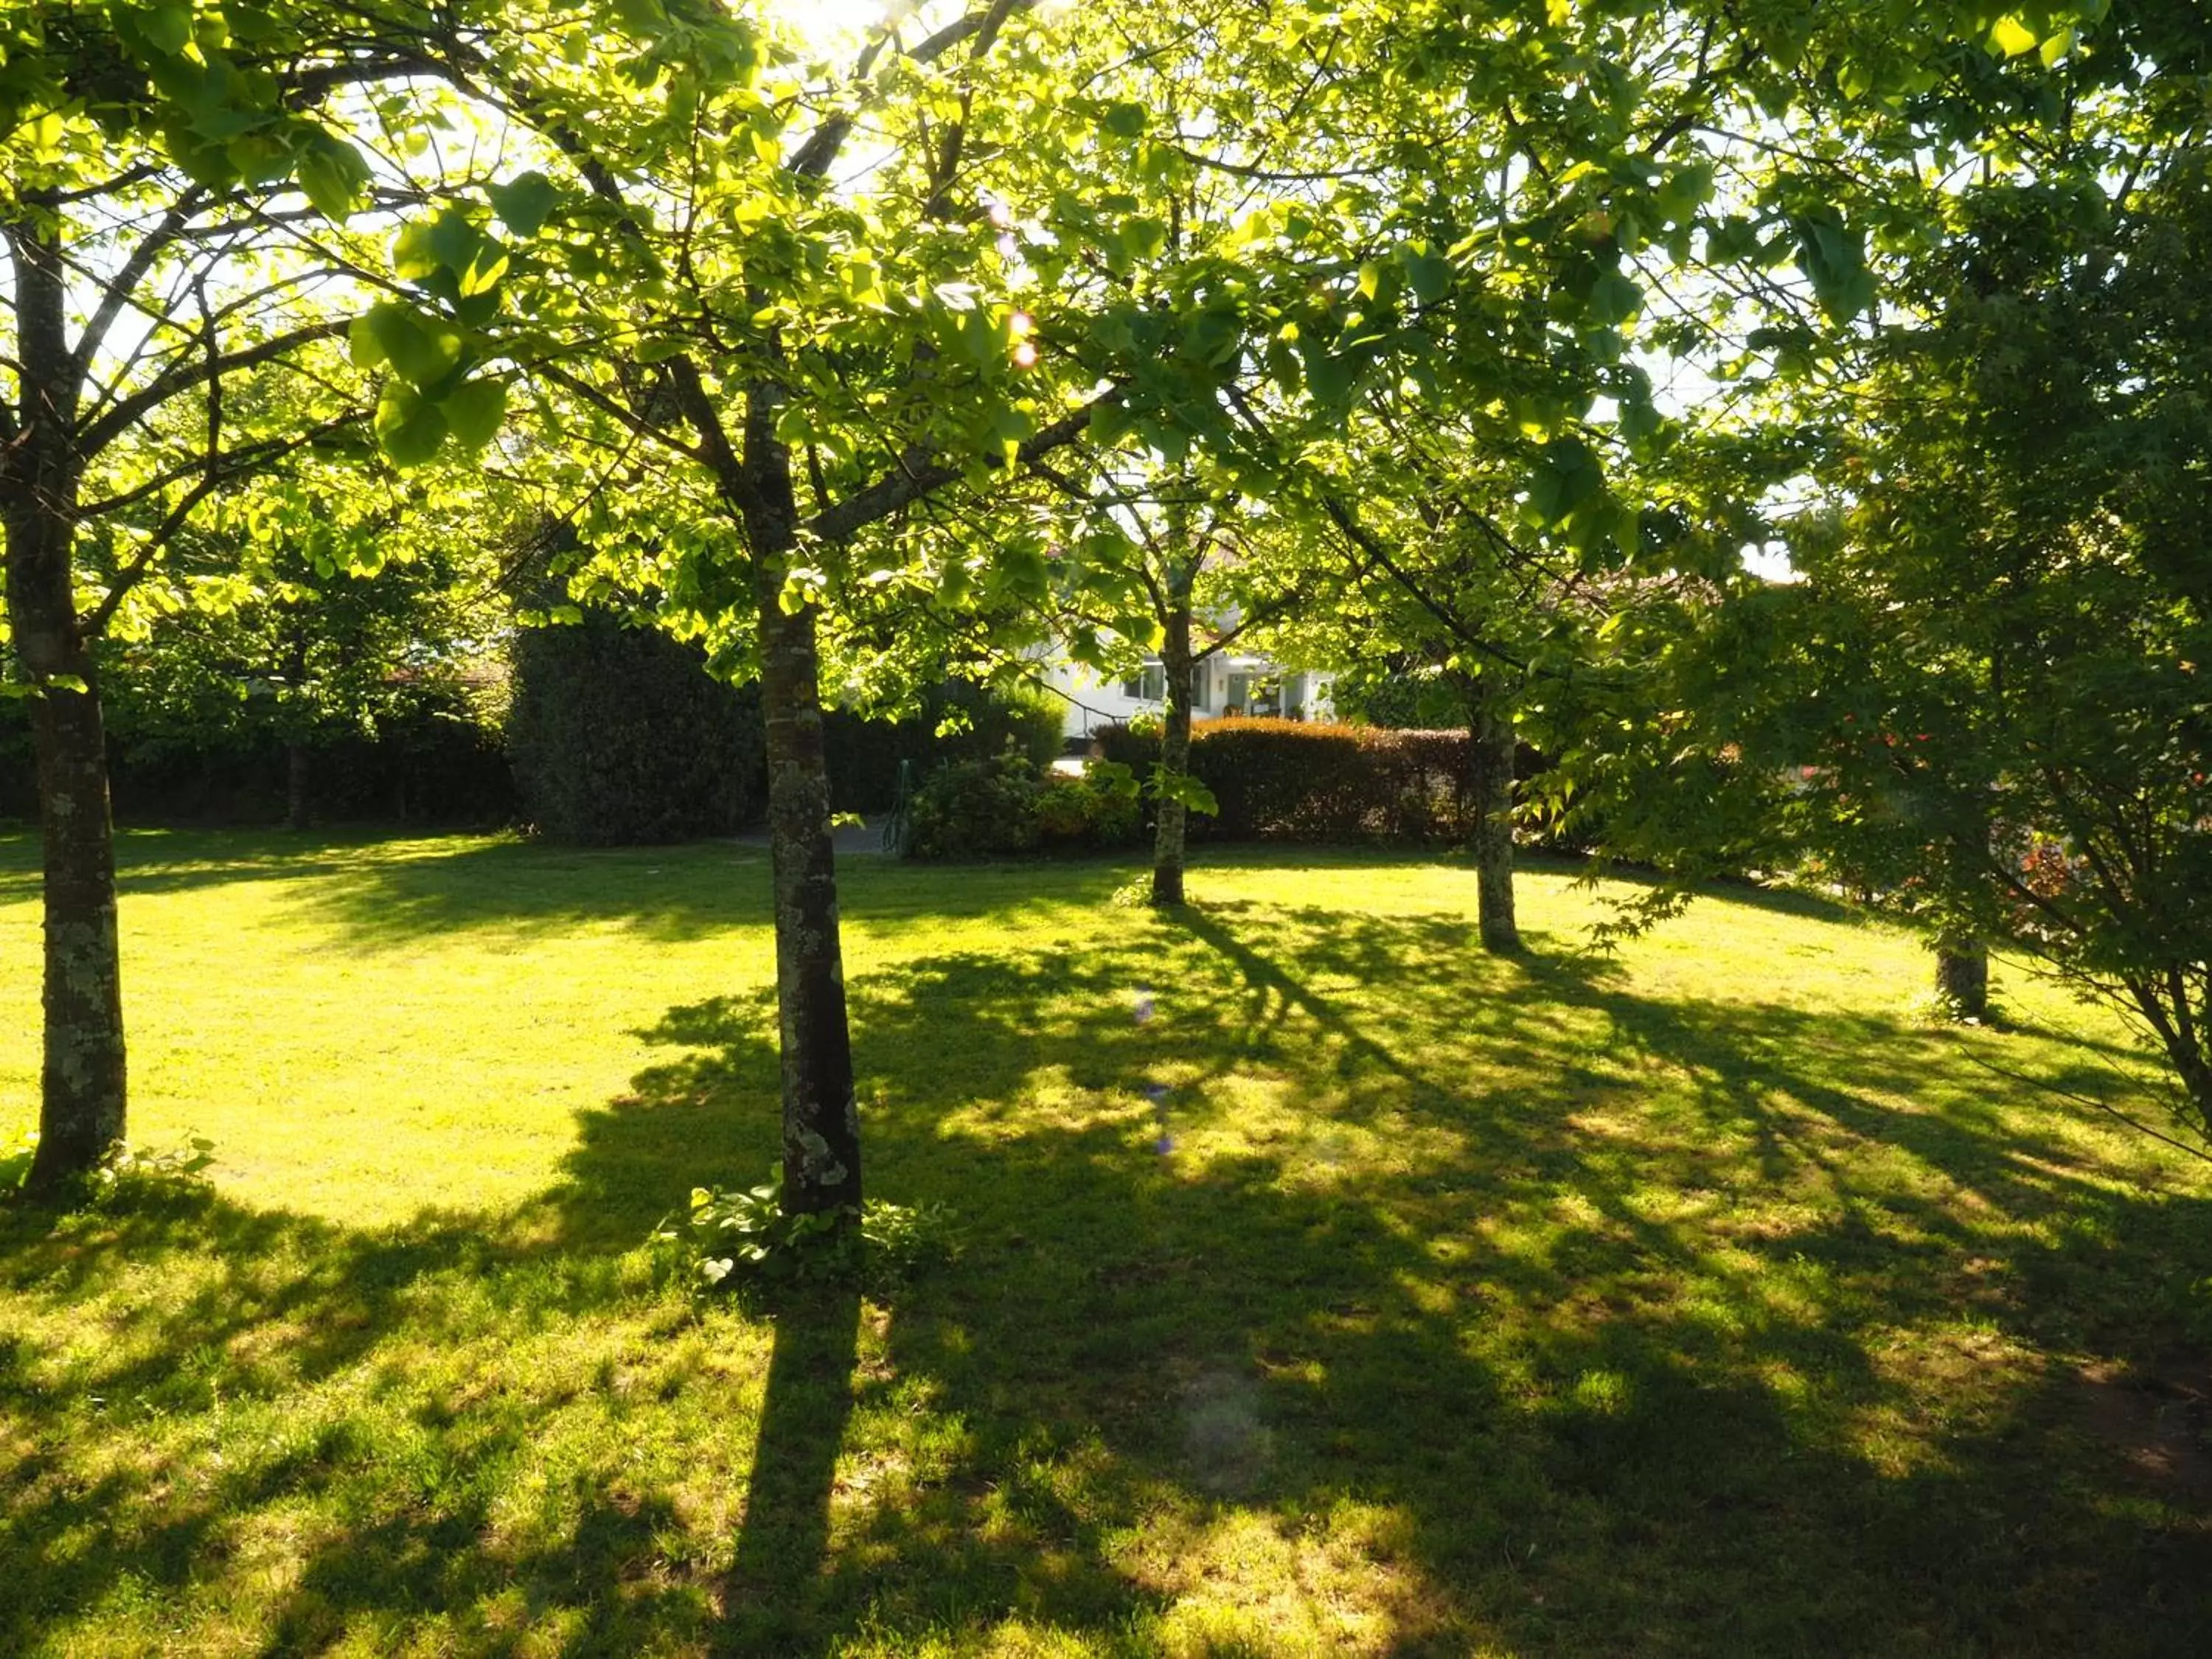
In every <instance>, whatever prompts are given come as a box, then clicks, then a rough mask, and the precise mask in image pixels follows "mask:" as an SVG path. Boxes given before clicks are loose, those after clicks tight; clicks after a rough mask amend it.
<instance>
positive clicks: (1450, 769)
mask: <svg viewBox="0 0 2212 1659" xmlns="http://www.w3.org/2000/svg"><path fill="white" fill-rule="evenodd" d="M1097 736H1098V740H1099V744H1100V748H1101V750H1103V753H1104V755H1105V757H1106V758H1107V759H1109V760H1114V761H1120V762H1121V763H1123V764H1124V765H1127V766H1129V767H1132V768H1133V769H1135V770H1136V772H1137V773H1138V774H1139V775H1140V776H1143V775H1149V774H1150V772H1151V770H1152V766H1153V764H1154V763H1156V762H1157V761H1158V759H1159V752H1160V746H1159V739H1158V738H1157V737H1154V736H1151V735H1149V734H1146V733H1144V732H1132V731H1130V730H1129V728H1127V726H1107V727H1104V728H1103V729H1102V730H1101V731H1100V732H1098V734H1097ZM1190 757H1191V758H1190V767H1191V770H1192V772H1193V773H1194V774H1195V775H1197V777H1198V780H1199V781H1200V782H1201V783H1203V784H1204V785H1205V786H1206V787H1207V788H1208V789H1209V790H1211V791H1212V793H1213V798H1214V799H1215V801H1216V802H1218V805H1219V807H1220V811H1218V813H1216V814H1214V815H1212V816H1211V817H1206V816H1199V815H1194V816H1193V817H1192V818H1191V821H1190V832H1191V834H1192V835H1193V836H1197V837H1199V838H1201V839H1206V840H1213V841H1305V842H1346V841H1448V840H1457V839H1459V838H1460V836H1461V835H1462V833H1463V829H1464V825H1465V820H1466V811H1467V800H1468V741H1467V733H1466V732H1401V731H1389V730H1386V729H1383V728H1381V727H1377V726H1331V725H1321V724H1311V723H1308V722H1305V721H1302V720H1206V721H1204V722H1202V723H1200V724H1199V725H1197V726H1193V727H1192V729H1191V750H1190Z"/></svg>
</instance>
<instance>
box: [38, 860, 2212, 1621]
mask: <svg viewBox="0 0 2212 1659" xmlns="http://www.w3.org/2000/svg"><path fill="white" fill-rule="evenodd" d="M125 856H126V863H127V866H128V868H127V875H126V896H125V933H126V940H125V949H126V956H125V975H126V994H127V995H128V996H129V999H130V1003H131V1013H132V1018H133V1023H134V1038H135V1043H134V1048H133V1061H134V1067H135V1072H134V1076H135V1081H136V1087H137V1096H136V1102H137V1104H136V1117H135V1121H134V1128H133V1133H134V1138H136V1139H139V1140H141V1141H143V1142H146V1143H149V1144H151V1145H154V1146H160V1145H161V1144H163V1143H164V1142H165V1141H168V1140H172V1139H176V1138H178V1137H179V1136H181V1135H182V1134H183V1133H185V1132H186V1131H187V1130H188V1129H191V1130H197V1131H198V1132H200V1133H204V1134H206V1135H208V1136H210V1138H211V1139H214V1140H215V1142H216V1149H217V1156H218V1158H219V1162H218V1164H217V1165H216V1169H215V1170H214V1171H213V1183H212V1186H211V1188H210V1189H209V1190H208V1191H207V1192H206V1193H205V1194H202V1195H194V1194H190V1193H185V1194H176V1195H173V1196H169V1197H161V1196H159V1195H156V1196H152V1197H148V1198H143V1199H139V1200H134V1201H133V1202H131V1203H130V1204H128V1205H125V1206H121V1207H119V1208H117V1209H115V1210H112V1211H110V1212H95V1213H93V1214H89V1215H86V1216H82V1217H78V1218H73V1219H70V1220H69V1221H66V1222H64V1223H63V1224H61V1225H58V1227H56V1226H50V1225H48V1224H46V1223H43V1222H39V1221H35V1220H33V1218H27V1217H21V1216H18V1217H12V1218H9V1219H6V1220H0V1517H4V1519H0V1526H4V1531H0V1556H4V1557H5V1559H7V1560H8V1561H9V1563H10V1564H11V1565H13V1564H18V1563H20V1564H21V1568H20V1569H18V1570H13V1571H9V1573H7V1574H6V1575H4V1577H0V1651H4V1652H8V1653H15V1652H23V1653H42V1652H52V1653H57V1654H60V1653H67V1654H80V1653H82V1654H106V1653H117V1654H125V1653H128V1654H138V1653H148V1652H156V1651H159V1652H165V1653H166V1652H180V1653H188V1652H211V1653H212V1652H240V1651H242V1652H262V1651H336V1652H347V1653H352V1652H359V1653H371V1652H374V1653H384V1652H410V1653H412V1652H424V1653H440V1652H452V1653H480V1652H481V1653H510V1652H511V1653H537V1652H544V1653H572V1652H584V1651H599V1652H611V1653H632V1652H668V1653H694V1652H705V1651H725V1652H737V1653H759V1654H781V1653H811V1652H851V1653H868V1654H877V1653H881V1654H893V1653H896V1654H908V1653H940V1652H941V1653H947V1654H952V1653H961V1654H965V1653H993V1654H999V1653H1039V1654H1053V1653H1085V1654H1087V1653H1127V1654H1150V1653H1169V1654H1189V1655H1227V1654H1236V1653H1261V1654H1278V1653H1280V1654H1316V1655H1321V1654H1340V1653H1348V1654H1376V1655H1382V1654H1393V1655H1400V1654H1417V1653H1437V1654H1458V1653H1466V1652H1482V1651H1496V1652H1500V1653H1504V1652H1528V1651H1534V1652H1547V1653H1549V1652H1587V1653H1620V1652H1626V1651H1638V1652H1646V1651H1678V1652H1694V1653H1705V1652H1716V1651H1727V1652H1741V1653H1747V1654H1751V1653H1757V1654H1767V1653H1784V1652H1796V1651H1808V1652H1827V1651H1837V1650H1851V1651H1888V1652H1898V1653H1928V1652H1936V1653H1946V1652H1956V1653H1986V1652H2002V1653H2021V1652H2068V1653H2072V1652H2089V1651H2101V1652H2113V1653H2144V1652H2160V1651H2172V1652H2175V1653H2196V1652H2200V1651H2203V1650H2204V1647H2205V1643H2206V1637H2207V1633H2208V1629H2212V1625H2208V1621H2212V1522H2208V1518H2207V1517H2208V1515H2212V1454H2208V1450H2207V1448H2206V1445H2205V1443H2204V1441H2203V1430H2204V1426H2205V1421H2204V1417H2203V1411H2202V1404H2203V1397H2204V1395H2203V1390H2204V1389H2206V1388H2207V1387H2208V1386H2212V1376H2208V1370H2207V1361H2206V1355H2207V1353H2208V1351H2212V1315H2208V1311H2207V1301H2206V1297H2207V1283H2206V1281H2207V1280H2208V1279H2212V1227H2208V1222H2212V1204H2208V1202H2207V1200H2208V1196H2212V1183H2208V1182H2205V1181H2203V1179H2201V1178H2200V1177H2199V1176H2198V1175H2197V1172H2196V1171H2195V1170H2191V1169H2189V1168H2187V1167H2185V1165H2184V1164H2183V1163H2182V1162H2181V1161H2179V1159H2177V1158H2172V1157H2171V1156H2169V1155H2166V1154H2163V1153H2161V1152H2160V1150H2159V1149H2158V1148H2157V1147H2156V1146H2154V1145H2153V1144H2151V1143H2149V1142H2148V1141H2147V1140H2144V1139H2141V1138H2139V1137H2136V1136H2133V1135H2130V1133H2127V1132H2126V1131H2124V1130H2123V1129H2120V1128H2118V1127H2116V1126H2115V1125H2113V1124H2112V1122H2111V1121H2109V1120H2108V1119H2106V1118H2103V1117H2101V1116H2100V1115H2096V1114H2095V1113H2093V1111H2090V1110H2089V1109H2086V1108H2083V1107H2080V1106H2076V1105H2072V1104H2069V1103H2065V1102H2063V1101H2062V1100H2060V1099H2057V1097H2052V1096H2051V1095H2049V1094H2046V1093H2044V1092H2041V1091H2036V1090H2033V1089H2028V1088H2023V1087H2021V1085H2017V1084H2015V1083H2012V1082H2009V1081H2007V1080H2005V1079H2002V1078H2000V1077H1998V1076H1997V1075H1996V1074H1995V1073H1992V1072H1990V1070H1988V1069H1986V1066H1988V1065H1990V1064H1995V1065H1996V1066H2002V1068H2004V1069H2005V1070H2006V1071H2008V1072H2014V1073H2024V1074H2027V1075H2030V1076H2033V1077H2036V1078H2040V1079H2048V1080H2051V1081H2054V1082H2057V1083H2060V1084H2063V1085H2065V1086H2066V1087H2067V1088H2069V1089H2070V1090H2072V1091H2076V1092H2084V1091H2086V1092H2089V1093H2104V1094H2110V1095H2111V1096H2112V1098H2113V1099H2114V1101H2115V1103H2118V1104H2121V1105H2124V1106H2141V1105H2142V1102H2141V1101H2140V1100H2139V1099H2138V1098H2136V1096H2135V1095H2134V1094H2133V1093H2131V1092H2130V1091H2131V1090H2133V1089H2135V1088H2136V1087H2137V1086H2138V1085H2133V1084H2131V1083H2130V1081H2129V1079H2128V1074H2127V1073H2126V1071H2125V1069H2124V1068H2125V1066H2127V1064H2128V1062H2127V1060H2126V1059H2125V1057H2124V1054H2121V1053H2120V1052H2118V1046H2117V1045H2118V1037H2119V1033H2118V1031H2117V1030H2114V1029H2112V1028H2111V1027H2110V1026H2108V1025H2106V1024H2104V1023H2103V1022H2102V1021H2101V1019H2100V1018H2099V1017H2098V1016H2096V1015H2095V1014H2094V1013H2093V1012H2091V1011H2087V1010H2084V1009H2081V1008H2079V1007H2076V1006H2074V1005H2072V1004H2070V1003H2069V1002H2068V1001H2066V1000H2064V999H2063V997H2062V996H2059V995H2058V994H2056V993H2054V992H2052V991H2051V990H2050V989H2048V988H2047V987H2042V986H2039V985H2038V984H2035V983H2034V982H2033V981H2029V980H2028V979H2027V978H2026V977H2025V976H2023V975H2021V974H2019V973H2017V972H2015V973H2012V974H2010V975H2007V976H2006V977H2005V979H2004V981H2003V984H2002V996H2003V999H2004V1000H2005V1001H2006V1003H2007V1004H2008V1006H2009V1008H2010V1010H2011V1011H2012V1012H2013V1014H2014V1016H2015V1021H2016V1025H2017V1029H2015V1030H2009V1031H2004V1032H1997V1031H1978V1030H1977V1031H1963V1032H1962V1031H1955V1030H1940V1029H1935V1028H1931V1027H1928V1026H1926V1025H1923V1024H1919V1023H1917V1021H1916V1020H1914V1019H1913V1018H1911V1016H1910V1015H1909V1013H1908V1012H1907V1010H1908V1009H1909V1007H1910V1005H1911V1002H1912V1000H1913V999H1914V998H1915V997H1916V996H1917V994H1918V993H1919V992H1920V991H1921V990H1922V988H1923V982H1924V981H1925V978H1926V974H1927V959H1926V957H1925V955H1924V953H1923V951H1922V950H1921V948H1920V947H1919V945H1917V942H1915V941H1914V940H1912V939H1909V938H1907V937H1905V936H1903V935H1900V934H1898V933H1893V932H1890V931H1888V930H1886V929H1882V928H1877V927H1867V926H1863V925H1859V924H1857V923H1855V922H1853V921H1850V919H1848V918H1844V917H1841V916H1838V915H1828V914H1826V913H1824V912H1822V911H1821V910H1820V908H1818V907H1814V906H1810V905H1807V904H1802V903H1796V902H1745V901H1744V900H1742V899H1736V900H1720V899H1716V900H1713V901H1711V902H1706V903H1704V904H1701V905H1700V907H1699V908H1697V909H1696V910H1694V911H1693V912H1692V914H1691V915H1690V916H1689V917H1687V918H1686V919H1685V920H1684V921H1680V922H1679V923H1676V924H1673V925H1671V926H1670V927H1668V928H1666V929H1664V930H1662V932H1661V933H1658V934H1656V935H1655V936H1653V937H1652V938H1650V939H1646V940H1644V941H1642V942H1640V943H1638V944H1637V945H1632V946H1631V947H1629V948H1628V949H1627V950H1626V951H1625V952H1624V953H1623V954H1622V956H1621V957H1620V959H1619V960H1618V961H1614V962H1607V961H1605V960H1601V959H1596V958H1592V957H1586V956H1583V955H1581V954H1579V952H1578V950H1577V947H1578V945H1579V943H1580V937H1581V935H1580V930H1581V928H1582V927H1583V926H1584V925H1585V924H1586V923H1587V922H1588V921H1590V920H1592V919H1594V918H1595V915H1597V910H1596V908H1595V899H1594V898H1593V896H1591V895H1589V894H1588V893H1587V892H1584V891H1582V890H1577V889H1575V888H1574V887H1572V886H1571V884H1570V879H1569V875H1568V873H1567V872H1562V871H1540V872H1536V873H1534V874H1532V875H1529V876H1528V877H1527V878H1525V879H1524V882H1523V884H1522V911H1523V918H1524V921H1525V922H1526V924H1527V925H1528V927H1529V928H1530V930H1531V932H1532V936H1533V940H1534V945H1535V947H1536V948H1535V950H1534V952H1533V954H1532V955H1531V956H1530V957H1528V958H1527V959H1526V960H1523V961H1519V962H1510V963H1498V962H1494V961H1491V960H1489V959H1486V958H1484V957H1481V956H1480V955H1479V954H1478V953H1477V952H1476V951H1474V946H1473V937H1472V931H1473V930H1472V917H1473V907H1474V881H1473V877H1472V874H1471V873H1470V872H1466V871H1463V870H1461V869H1459V868H1456V867H1454V866H1448V865H1445V866H1439V865H1434V864H1423V863H1416V862H1410V861H1399V860H1389V859H1387V858H1368V857H1354V856H1348V855H1304V854H1287V853H1274V854H1267V855H1264V856H1261V855H1254V856H1249V857H1239V858H1233V859H1230V860H1226V861H1217V862H1214V863H1212V864H1211V865H1210V866H1208V867H1206V868H1204V869H1202V870H1200V872H1196V873H1195V875H1194V882H1193V890H1194V896H1195V898H1196V899H1197V901H1198V902H1197V904H1196V905H1195V906H1194V908H1193V910H1192V912H1191V914H1190V915H1188V917H1187V918H1185V919H1182V920H1170V919H1163V918H1158V917H1155V916H1153V915H1150V914H1148V913H1146V912H1144V911H1141V910H1130V909H1126V908H1116V907H1115V906H1114V905H1112V904H1111V903H1110V902H1109V896H1110V895H1111V893H1112V892H1113V890H1115V888H1116V887H1117V886H1118V885H1120V884H1121V882H1122V881H1123V880H1124V879H1126V878H1127V874H1128V872H1127V870H1126V869H1123V868H1120V867H1116V866H1109V865H1104V864H1092V865H1073V866H1023V867H1009V868H991V869H916V868H912V867H903V866H896V865H890V864H886V863H884V862H882V861H880V860H856V861H854V863H853V864H852V866H850V867H849V868H848V871H847V872H846V879H845V895H846V898H845V910H846V918H847V929H848V932H847V939H848V981H849V983H850V986H851V989H852V994H853V996H854V1015H855V1024H856V1031H857V1040H858V1043H859V1058H860V1069H861V1073H862V1077H863V1083H862V1097H863V1110H864V1114H865V1116H866V1126H867V1133H868V1136H869V1139H870V1152H871V1158H872V1165H871V1168H870V1170H869V1176H870V1181H871V1184H872V1189H873V1190H875V1191H877V1192H878V1193H881V1194H884V1195H885V1196H887V1197H890V1198H893V1199H896V1200H902V1201H917V1200H944V1201H945V1202H948V1203H950V1204H951V1205H952V1206H954V1207H955V1208H956V1209H957V1211H958V1212H960V1214H961V1216H962V1218H963V1224H964V1226H965V1230H966V1231H967V1233H968V1235H969V1249H968V1250H967V1253H966V1254H965V1255H963V1258H962V1259H961V1260H960V1261H958V1262H957V1263H956V1264H955V1265H954V1266H953V1267H950V1268H947V1269H944V1270H940V1271H939V1272H938V1273H935V1274H933V1275H932V1276H930V1277H927V1278H925V1279H922V1280H921V1281H920V1282H918V1283H916V1284H915V1285H912V1286H910V1287H909V1288H908V1289H907V1290H905V1291H902V1292H900V1293H899V1294H898V1295H896V1297H893V1298H891V1299H890V1301H889V1302H888V1303H884V1304H878V1303H875V1302H871V1301H862V1300H860V1299H858V1298H854V1297H851V1296H849V1295H847V1294H843V1293H840V1292H837V1291H822V1292H817V1293H814V1294H811V1295H809V1296H805V1297H799V1298H798V1299H796V1300H795V1301H793V1303H792V1304H791V1305H789V1306H788V1307H787V1308H785V1309H783V1310H781V1313H780V1315H779V1316H777V1317H775V1318H774V1319H770V1318H769V1317H768V1316H765V1315H760V1314H748V1313H745V1312H743V1311H740V1310H736V1309H733V1308H731V1307H728V1306H721V1307H717V1308H713V1309H708V1310H699V1309H696V1308H695V1307H694V1306H693V1305H692V1304H690V1302H689V1301H688V1300H687V1298H686V1297H685V1296H684V1294H683V1293H682V1292H681V1291H679V1290H678V1289H675V1288H672V1287H671V1286H670V1285H667V1284H666V1283H665V1282H664V1281H663V1279H661V1278H660V1277H657V1276H656V1273H655V1270H654V1267H653V1262H652V1261H651V1260H650V1259H649V1257H648V1255H647V1254H646V1253H645V1252H644V1251H642V1250H641V1249H639V1248H638V1246H639V1243H640V1241H641V1239H642V1238H643V1237H644V1236H645V1234H646V1233H647V1231H648V1230H649V1229H650V1227H651V1226H652V1225H653V1222H654V1221H655V1220H656V1219H657V1218H659V1216H661V1215H663V1214H665V1213H666V1212H668V1211H669V1210H671V1209H672V1208H674V1207H675V1206H678V1204H680V1203H681V1201H682V1200H683V1197H684V1194H685V1192H686V1191H688V1189H689V1188H690V1186H691V1185H693V1184H694V1183H695V1182H702V1181H706V1182H714V1181H720V1182H730V1181H735V1180H747V1181H750V1180H751V1179H754V1178H757V1176H758V1174H759V1172H760V1171H761V1170H763V1169H764V1168H765V1166H766V1164H768V1162H769V1159H770V1158H772V1157H773V1156H774V1147H775V1105H774V1087H775V1061H774V1056H773V1051H772V1048H771V1046H770V1044H771V1042H772V1030H773V1028H772V1024H771V1022H770V1020H769V1004H768V1000H767V987H768V985H769V980H770V976H771V968H772V964H771V955H770V950H769V939H768V937H767V933H766V931H765V928H764V927H763V920H762V918H763V913H764V909H765V902H766V874H765V868H764V861H763V858H762V856H761V855H760V854H756V853H751V852H748V851H745V850H743V849H738V848H727V847H702V848H681V849H662V850H656V851H651V852H626V853H618V854H566V853H560V852H556V851H552V850H549V849H543V848H532V847H526V846H520V845H517V844H513V843H509V842H496V841H461V840H442V841H430V842H358V843H354V842H315V843H312V844H305V845H302V844H301V843H298V842H290V841H285V840H282V839H277V838H268V839H254V838H251V837H235V836H233V837H218V836H131V837H130V838H128V842H127V845H126V849H125ZM32 858H33V849H32V848H30V847H29V846H28V845H27V843H25V842H20V841H18V842H11V843H0V1006H7V1007H12V1008H15V1009H16V1010H18V1011H19V1017H18V1018H17V1019H16V1020H15V1021H14V1022H12V1023H10V1024H8V1025H5V1026H0V1033H4V1034H5V1035H4V1036H0V1091H4V1092H0V1132H5V1131H7V1130H9V1129H12V1128H14V1127H18V1124H19V1122H20V1121H22V1120H24V1119H27V1115H28V1112H29V1109H30V1103H31V1098H32V1086H33V1079H34V1076H35V1072H36V1066H37V1055H36V1031H35V1022H34V1021H33V1018H32V1014H33V1011H34V1007H35V995H36V985H35V970H36V951H35V949H34V945H35V939H36V927H35V923H36V906H35V890H34V885H33V882H32V880H31V877H30V869H31V864H32ZM1146 1008H1149V1009H1150V1010H1151V1012H1150V1017H1149V1018H1140V1017H1139V1014H1140V1011H1142V1010H1144V1009H1146ZM2115 1066H2119V1067H2121V1068H2123V1069H2121V1070H2118V1071H2116V1070H2115V1069H2114V1068H2115ZM2192 1391H2195V1392H2194V1393H2193V1394H2192Z"/></svg>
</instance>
